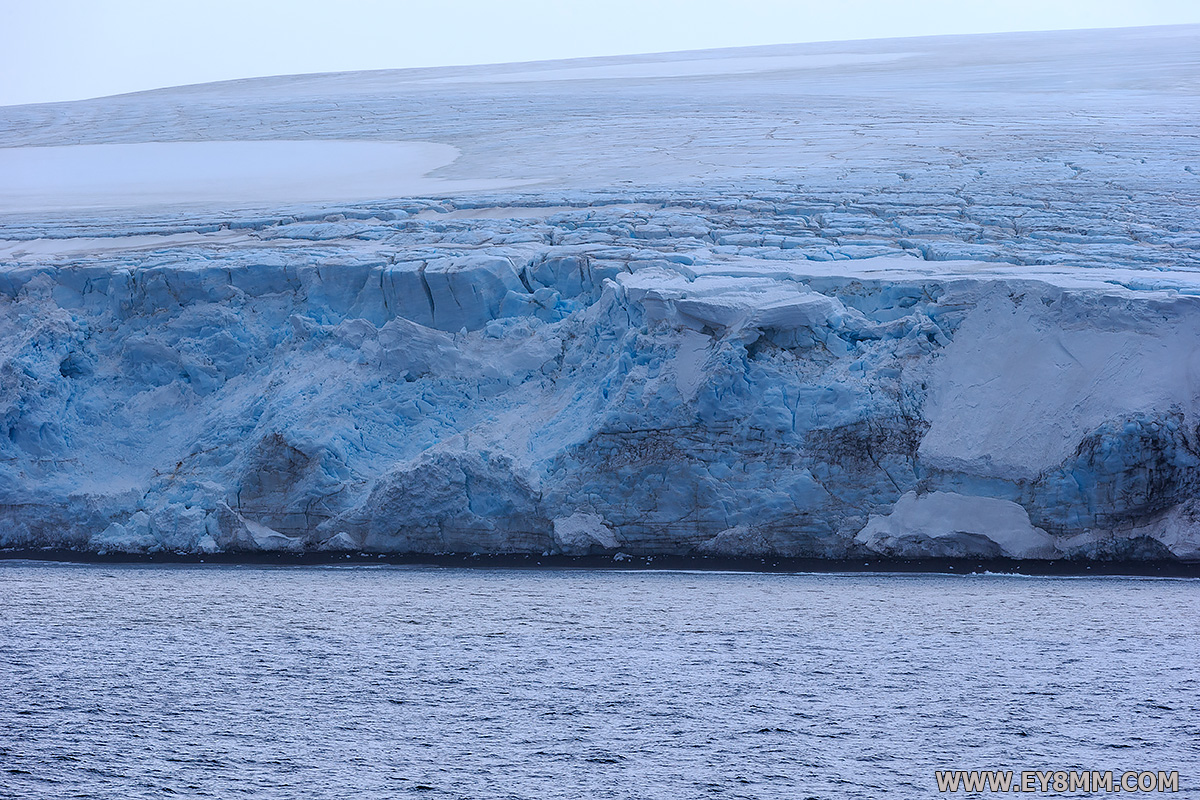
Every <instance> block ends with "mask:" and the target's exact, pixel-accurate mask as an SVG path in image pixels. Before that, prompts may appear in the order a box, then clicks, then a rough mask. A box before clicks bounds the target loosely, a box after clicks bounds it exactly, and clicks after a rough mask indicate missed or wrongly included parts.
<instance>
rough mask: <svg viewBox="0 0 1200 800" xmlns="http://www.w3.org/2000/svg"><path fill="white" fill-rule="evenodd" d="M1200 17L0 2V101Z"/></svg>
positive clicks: (501, 2) (826, 5)
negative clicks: (286, 77)
mask: <svg viewBox="0 0 1200 800" xmlns="http://www.w3.org/2000/svg"><path fill="white" fill-rule="evenodd" d="M1187 22H1200V0H1002V1H1001V2H983V1H982V0H978V1H977V0H822V1H820V2H817V1H816V0H589V2H579V1H578V0H420V1H416V0H322V1H321V2H317V0H287V1H286V2H282V1H279V0H267V1H263V2H256V0H205V2H197V0H0V30H3V31H4V39H3V46H2V47H0V105H11V104H14V103H32V102H46V101H56V100H75V99H80V98H84V97H97V96H101V95H108V94H116V93H121V92H132V91H138V90H141V89H153V88H158V87H163V86H175V85H179V84H185V83H203V82H207V81H216V80H225V79H229V78H247V77H255V76H260V75H281V74H289V73H303V72H331V71H340V70H358V69H390V68H402V67H429V66H448V65H454V64H487V63H494V62H503V61H535V60H541V59H548V58H573V57H582V56H598V55H618V54H625V53H651V52H659V51H667V50H691V49H698V48H709V47H736V46H742V45H755V44H783V43H790V42H815V41H828V40H836V39H874V38H880V37H893V36H922V35H929V34H943V33H985V32H998V31H1029V30H1055V29H1064V28H1105V27H1122V26H1132V25H1165V24H1174V23H1187Z"/></svg>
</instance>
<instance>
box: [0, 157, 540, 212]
mask: <svg viewBox="0 0 1200 800" xmlns="http://www.w3.org/2000/svg"><path fill="white" fill-rule="evenodd" d="M456 158H458V149H457V148H455V147H452V146H450V145H448V144H439V143H437V142H363V141H346V140H309V141H260V142H244V141H209V142H140V143H136V144H86V145H64V146H59V147H9V148H0V211H36V210H43V209H47V210H49V209H53V210H61V209H66V208H93V207H98V208H120V207H134V206H143V205H152V204H163V203H167V204H184V203H202V202H229V203H250V202H302V201H314V200H325V201H328V200H352V199H364V200H365V199H380V198H390V197H403V196H408V195H415V194H426V195H428V194H446V193H451V192H461V191H479V190H487V189H498V188H506V187H512V186H518V185H521V184H523V183H527V181H512V180H508V181H496V180H441V179H436V178H428V177H426V175H427V174H428V173H430V172H432V171H433V170H435V169H438V168H439V167H444V166H447V165H448V164H451V163H453V162H454V160H455V159H456Z"/></svg>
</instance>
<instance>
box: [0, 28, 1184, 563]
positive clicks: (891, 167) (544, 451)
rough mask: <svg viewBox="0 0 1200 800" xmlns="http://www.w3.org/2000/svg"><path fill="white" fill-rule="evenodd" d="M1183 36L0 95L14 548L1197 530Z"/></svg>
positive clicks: (637, 59) (627, 546)
mask: <svg viewBox="0 0 1200 800" xmlns="http://www.w3.org/2000/svg"><path fill="white" fill-rule="evenodd" d="M1198 37H1200V27H1198V26H1190V27H1189V26H1181V27H1170V28H1148V29H1128V30H1109V31H1086V32H1059V33H1042V34H1019V35H1017V34H1010V35H999V36H974V37H944V38H930V39H908V40H890V41H872V42H848V43H832V44H822V45H804V46H788V47H767V48H753V49H740V50H723V51H709V52H700V53H675V54H667V55H655V56H634V57H622V58H605V59H589V60H580V61H564V62H544V63H535V64H515V65H503V66H499V67H474V68H457V69H436V70H407V71H395V72H369V73H345V74H331V75H311V76H292V77H279V78H265V79H254V80H245V81H236V82H230V83H221V84H209V85H200V86H188V87H180V88H175V89H167V90H161V91H154V92H145V93H140V94H133V95H124V96H118V97H109V98H102V99H98V100H89V101H83V102H75V103H62V104H50V105H31V106H15V107H5V108H0V546H3V547H7V548H15V549H29V548H45V547H50V548H76V549H87V550H91V551H97V552H144V551H160V550H167V551H178V552H187V553H212V552H218V551H229V552H234V551H258V550H269V551H273V550H280V551H296V552H299V551H316V550H321V551H347V552H350V551H354V552H359V551H367V552H398V553H400V552H403V553H434V552H465V553H470V552H530V553H547V552H548V553H562V554H599V553H617V552H624V553H630V554H659V553H670V554H688V553H694V554H713V555H745V556H750V555H752V556H757V555H764V556H765V555H770V556H816V557H831V558H834V557H846V556H859V555H875V556H883V557H901V558H909V557H929V556H933V557H937V556H970V557H980V558H990V557H1011V558H1032V559H1048V558H1080V559H1123V560H1124V559H1178V560H1185V561H1189V560H1190V561H1194V560H1197V559H1200V506H1198V505H1197V504H1196V501H1195V500H1194V498H1195V496H1196V489H1197V484H1198V478H1200V432H1198V429H1197V424H1198V422H1200V420H1198V418H1197V415H1198V412H1200V390H1198V387H1200V231H1198V230H1197V227H1198V225H1197V222H1198V220H1200V129H1198V127H1197V122H1196V121H1197V120H1198V119H1200V49H1197V47H1196V43H1197V41H1198Z"/></svg>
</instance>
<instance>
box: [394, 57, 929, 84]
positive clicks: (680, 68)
mask: <svg viewBox="0 0 1200 800" xmlns="http://www.w3.org/2000/svg"><path fill="white" fill-rule="evenodd" d="M664 55H667V56H668V57H669V54H656V55H655V56H651V57H650V58H654V59H655V60H653V61H650V60H647V61H641V62H632V63H625V64H596V65H593V66H585V67H555V66H547V67H544V68H542V69H525V70H521V71H518V72H502V71H500V70H499V69H495V68H493V69H495V71H494V72H492V73H491V74H484V75H479V74H470V75H455V76H448V77H443V78H432V79H429V80H428V81H414V83H424V82H428V83H526V82H529V81H577V80H613V79H620V80H630V79H640V78H692V77H700V76H705V75H746V74H753V73H757V72H780V71H785V70H786V71H792V70H807V69H823V68H828V67H849V66H855V65H859V64H883V63H887V62H889V61H898V60H900V59H903V58H908V57H910V56H913V55H916V54H915V53H812V54H805V55H788V56H748V55H743V54H740V53H734V54H731V55H727V56H724V57H718V58H688V59H681V60H677V61H668V60H661V59H663V58H664Z"/></svg>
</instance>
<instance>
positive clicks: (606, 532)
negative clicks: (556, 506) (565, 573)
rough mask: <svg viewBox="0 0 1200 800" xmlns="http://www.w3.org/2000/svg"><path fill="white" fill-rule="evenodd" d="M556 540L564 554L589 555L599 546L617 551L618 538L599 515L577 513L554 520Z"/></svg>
mask: <svg viewBox="0 0 1200 800" xmlns="http://www.w3.org/2000/svg"><path fill="white" fill-rule="evenodd" d="M554 538H555V540H556V541H557V542H558V546H559V548H560V549H561V550H562V551H563V552H564V553H588V552H590V551H591V550H593V549H595V548H596V547H597V546H598V547H600V548H603V549H605V550H615V549H616V548H617V546H618V542H617V537H616V536H615V535H614V534H613V531H612V528H610V527H608V525H607V524H606V523H605V522H604V518H603V517H601V516H600V515H598V514H588V513H584V512H577V513H575V514H572V515H571V516H569V517H559V518H558V519H556V520H554Z"/></svg>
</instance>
